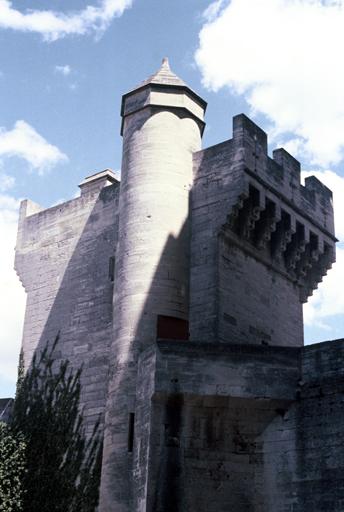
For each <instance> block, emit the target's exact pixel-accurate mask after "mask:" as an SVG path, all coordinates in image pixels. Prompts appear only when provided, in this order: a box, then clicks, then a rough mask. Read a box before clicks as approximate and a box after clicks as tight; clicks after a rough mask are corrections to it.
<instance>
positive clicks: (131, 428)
mask: <svg viewBox="0 0 344 512" xmlns="http://www.w3.org/2000/svg"><path fill="white" fill-rule="evenodd" d="M128 423H129V424H128V452H129V453H131V452H132V451H133V447H134V430H135V414H134V413H133V412H130V413H129V421H128Z"/></svg>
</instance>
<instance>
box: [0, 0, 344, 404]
mask: <svg viewBox="0 0 344 512" xmlns="http://www.w3.org/2000/svg"><path fill="white" fill-rule="evenodd" d="M23 5H24V6H25V7H23ZM343 26H344V0H327V1H326V0H231V1H229V0H218V1H216V2H211V1H209V0H174V1H173V2H172V1H170V0H89V1H88V2H85V1H84V0H50V2H49V10H47V2H46V1H45V0H27V1H26V2H19V0H14V1H12V2H11V1H9V0H0V107H1V108H0V234H1V251H0V325H1V329H0V396H6V395H11V394H12V393H13V390H14V382H15V377H16V365H17V358H18V351H19V345H20V341H21V329H22V320H23V314H24V307H25V293H24V292H23V290H22V288H21V285H20V283H19V280H18V278H17V276H16V275H15V273H14V271H13V270H12V267H13V255H14V246H15V238H16V223H17V212H18V205H19V203H20V200H21V199H23V198H26V197H29V198H31V199H32V200H33V201H35V202H38V203H40V204H41V205H42V206H44V207H48V206H51V205H52V204H56V203H58V202H61V201H64V200H67V199H69V198H71V197H73V196H74V195H75V194H76V191H77V185H78V183H80V182H81V181H82V179H83V178H84V177H85V176H87V175H89V174H90V173H93V172H96V171H100V170H102V169H105V168H107V167H111V168H113V169H115V170H117V169H120V164H121V138H120V135H119V130H120V116H119V109H120V98H121V95H122V94H123V93H124V92H126V91H128V90H129V89H131V88H132V87H133V86H134V85H136V84H137V83H138V82H140V81H141V80H143V79H145V78H146V77H147V76H148V75H150V74H151V73H152V72H154V71H156V69H157V68H158V67H159V66H160V62H161V58H162V57H163V56H165V55H167V56H168V57H169V58H170V63H171V67H172V69H173V70H174V71H175V72H176V73H177V74H178V75H179V76H180V77H182V78H183V79H184V80H185V81H186V82H187V83H188V84H189V85H190V86H191V87H192V88H193V89H195V90H196V91H197V92H198V93H199V94H200V95H201V96H202V97H203V98H204V99H206V100H207V101H208V111H207V128H206V132H205V135H204V146H209V145H212V144H216V143H218V142H220V141H223V140H225V139H228V138H230V137H231V118H232V116H233V115H235V114H237V113H240V112H245V113H246V114H248V115H249V116H251V117H252V118H253V119H254V120H255V121H256V122H257V123H258V124H260V125H261V126H262V127H263V129H265V130H266V131H267V132H268V134H269V143H270V152H272V150H273V149H274V148H275V147H280V146H284V147H285V148H286V149H287V150H288V151H290V152H291V153H292V154H293V155H294V156H295V157H297V158H298V159H299V160H300V161H301V163H302V168H303V170H304V173H305V174H307V173H313V174H315V175H316V176H317V177H318V178H319V179H321V180H322V181H323V182H324V183H325V184H326V185H328V186H329V187H330V188H331V189H332V190H333V191H334V202H335V206H336V229H337V237H338V238H339V239H340V240H341V241H343V242H344V94H343V90H344V67H343V65H342V60H343V57H342V53H343V49H344V30H343ZM343 282H344V243H339V245H338V252H337V263H336V265H335V266H334V268H333V270H332V271H331V272H330V273H329V276H328V277H327V278H325V280H324V283H323V284H322V285H321V286H320V287H319V290H317V291H316V292H315V293H314V295H313V297H312V298H311V299H310V301H309V303H308V304H307V305H306V307H305V311H304V314H305V339H306V343H312V342H317V341H321V340H326V339H334V338H339V337H342V336H343V333H344V294H343V295H340V286H339V284H340V283H343Z"/></svg>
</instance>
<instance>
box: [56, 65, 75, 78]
mask: <svg viewBox="0 0 344 512" xmlns="http://www.w3.org/2000/svg"><path fill="white" fill-rule="evenodd" d="M71 71H72V69H71V67H70V66H69V65H68V64H66V65H65V66H55V73H60V74H61V75H64V76H68V75H70V73H71Z"/></svg>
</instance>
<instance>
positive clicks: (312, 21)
mask: <svg viewBox="0 0 344 512" xmlns="http://www.w3.org/2000/svg"><path fill="white" fill-rule="evenodd" d="M205 15H206V22H205V24H204V26H203V28H202V30H201V32H200V40H199V47H198V50H197V52H196V55H195V58H196V62H197V64H198V66H199V67H200V69H201V72H202V75H203V82H204V85H205V86H206V87H208V88H209V89H211V90H214V91H217V90H218V89H220V88H221V87H225V86H227V87H229V88H231V90H232V91H233V92H235V93H237V94H240V95H245V99H246V100H247V102H248V104H249V106H250V108H251V114H252V113H253V114H255V113H261V114H264V115H265V116H266V117H267V118H268V120H269V121H270V122H271V123H272V125H273V126H272V128H273V131H274V132H275V134H276V135H277V136H278V137H279V139H280V142H281V143H282V144H283V143H285V142H287V141H288V139H289V138H290V134H291V133H292V134H293V136H292V137H291V138H292V139H294V140H293V143H292V144H293V147H294V148H295V151H296V153H297V154H299V155H300V152H301V154H302V155H303V158H305V157H307V158H308V160H309V162H310V163H316V164H318V165H321V166H324V167H326V166H327V165H329V164H330V163H332V164H334V163H338V162H339V161H340V160H341V159H342V158H343V156H344V135H343V134H344V95H343V90H344V67H343V66H341V65H340V63H341V62H342V48H343V47H344V31H343V26H344V0H327V1H326V0H323V1H320V0H254V1H252V0H232V1H231V2H230V3H229V2H228V0H227V1H226V2H225V3H224V2H220V1H217V2H214V3H213V4H211V5H210V6H209V7H208V9H207V11H206V13H205ZM296 156H297V155H296Z"/></svg>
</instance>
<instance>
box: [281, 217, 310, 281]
mask: <svg viewBox="0 0 344 512" xmlns="http://www.w3.org/2000/svg"><path fill="white" fill-rule="evenodd" d="M306 246H307V242H306V240H305V228H304V226H303V224H300V223H299V222H297V223H296V230H295V233H294V234H293V235H292V237H291V241H290V243H289V244H288V246H287V248H286V251H285V256H284V257H285V265H286V268H287V270H288V271H289V272H293V273H295V271H296V266H297V264H298V262H299V261H300V260H301V257H302V255H303V254H304V253H305V250H306Z"/></svg>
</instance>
